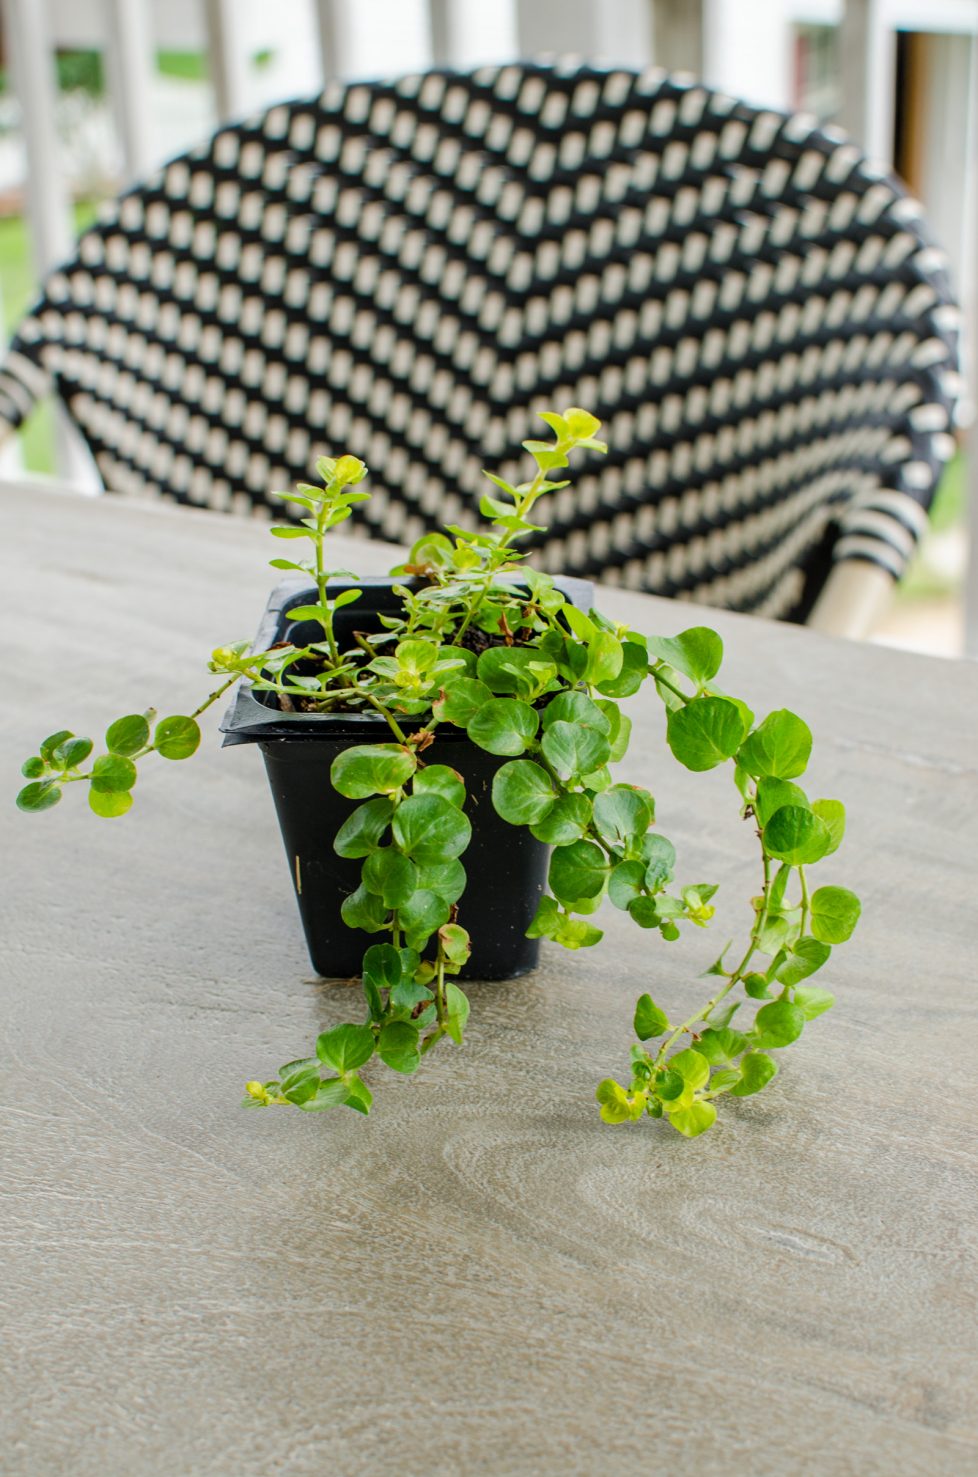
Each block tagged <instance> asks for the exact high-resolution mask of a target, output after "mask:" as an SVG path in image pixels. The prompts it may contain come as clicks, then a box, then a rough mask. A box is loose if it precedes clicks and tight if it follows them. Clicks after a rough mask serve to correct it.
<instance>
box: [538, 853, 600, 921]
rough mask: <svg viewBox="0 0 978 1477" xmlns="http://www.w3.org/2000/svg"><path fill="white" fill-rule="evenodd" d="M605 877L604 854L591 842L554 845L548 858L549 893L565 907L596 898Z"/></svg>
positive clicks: (598, 895)
mask: <svg viewBox="0 0 978 1477" xmlns="http://www.w3.org/2000/svg"><path fill="white" fill-rule="evenodd" d="M607 876H608V866H607V863H606V861H605V858H604V853H603V852H602V851H601V850H600V848H599V847H597V846H595V845H594V843H593V841H574V842H572V843H571V844H570V846H558V847H557V848H556V849H555V851H554V853H553V855H552V856H551V858H550V873H549V881H550V890H551V892H552V893H553V894H554V896H555V897H556V898H558V899H559V901H560V902H562V903H564V904H565V905H566V906H568V907H571V906H573V904H574V903H576V902H577V901H578V900H579V899H581V898H595V897H600V895H601V892H602V890H603V888H604V884H605V880H606V878H607Z"/></svg>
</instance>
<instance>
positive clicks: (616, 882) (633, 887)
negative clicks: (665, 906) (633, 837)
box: [608, 862, 645, 912]
mask: <svg viewBox="0 0 978 1477" xmlns="http://www.w3.org/2000/svg"><path fill="white" fill-rule="evenodd" d="M644 895H645V863H644V862H619V863H618V865H617V866H616V867H613V868H612V870H611V875H610V877H609V878H608V896H609V897H610V899H611V901H612V903H613V904H614V906H615V907H616V908H621V910H622V912H627V910H628V908H629V906H630V905H631V904H632V903H633V902H634V901H635V899H636V898H640V897H644Z"/></svg>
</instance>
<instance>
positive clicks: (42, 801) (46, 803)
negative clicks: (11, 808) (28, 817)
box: [17, 780, 61, 814]
mask: <svg viewBox="0 0 978 1477" xmlns="http://www.w3.org/2000/svg"><path fill="white" fill-rule="evenodd" d="M60 799H61V786H60V785H56V784H55V782H54V780H35V781H34V782H33V783H32V784H30V785H25V786H24V788H23V789H22V790H21V791H20V792H19V794H18V796H17V808H18V810H26V811H27V812H28V814H34V813H36V812H37V811H41V810H50V809H51V807H52V805H57V803H58V801H59V800H60Z"/></svg>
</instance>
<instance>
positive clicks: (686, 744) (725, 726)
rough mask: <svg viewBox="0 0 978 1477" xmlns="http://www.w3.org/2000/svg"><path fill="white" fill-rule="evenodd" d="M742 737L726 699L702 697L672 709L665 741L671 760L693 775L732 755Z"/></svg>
mask: <svg viewBox="0 0 978 1477" xmlns="http://www.w3.org/2000/svg"><path fill="white" fill-rule="evenodd" d="M743 737H744V719H743V715H742V713H741V712H740V709H739V708H738V707H737V705H736V703H732V702H730V701H729V699H727V698H722V697H703V698H695V699H694V700H693V701H692V702H689V703H684V704H683V706H682V707H681V708H674V709H673V710H672V711H671V712H670V714H669V717H668V720H667V724H666V739H667V742H668V744H669V747H670V749H671V750H672V752H673V754H674V755H675V757H676V758H677V759H678V760H679V762H680V764H684V765H685V766H686V768H687V769H692V770H695V771H697V772H699V771H702V770H705V769H715V768H716V766H717V765H718V764H722V763H723V761H724V760H725V759H730V758H731V757H732V756H733V755H734V754H736V752H737V750H738V748H739V747H740V743H741V740H742V739H743Z"/></svg>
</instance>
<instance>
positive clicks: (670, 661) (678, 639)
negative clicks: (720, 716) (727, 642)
mask: <svg viewBox="0 0 978 1477" xmlns="http://www.w3.org/2000/svg"><path fill="white" fill-rule="evenodd" d="M648 649H649V655H650V656H652V657H654V658H655V659H656V660H657V661H661V662H665V663H666V664H667V666H670V667H673V668H674V669H675V670H676V671H677V672H682V674H683V676H684V677H689V678H690V679H691V680H692V681H693V682H695V683H696V685H697V687H702V686H703V684H704V683H706V682H709V681H710V679H711V678H713V677H715V676H716V674H717V673H718V672H719V670H720V663H721V662H722V661H723V642H722V641H721V640H720V637H719V636H718V635H717V633H716V631H711V630H710V628H709V626H693V627H692V628H691V629H690V630H688V631H680V633H679V635H678V636H650V637H649V647H648Z"/></svg>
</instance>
